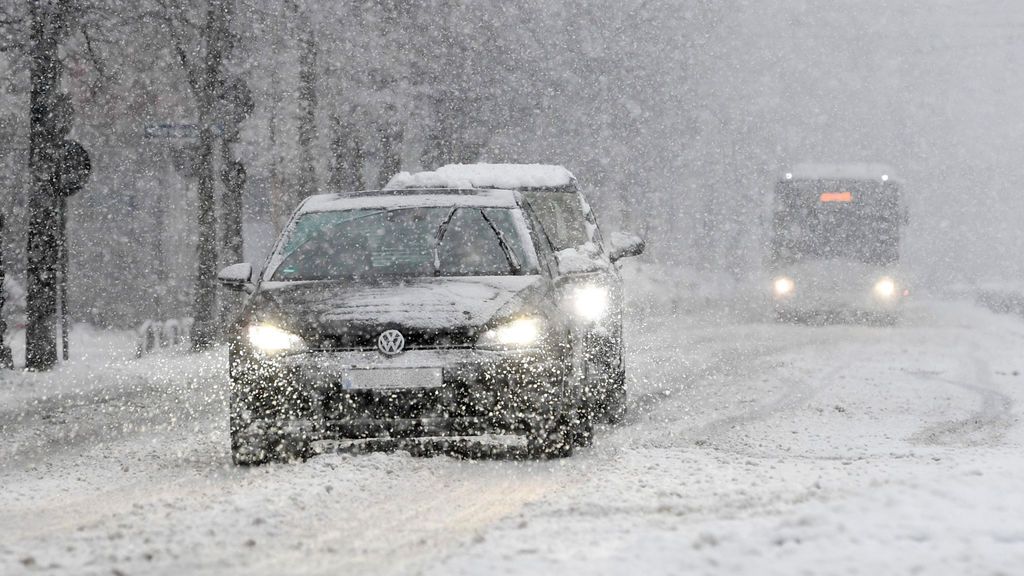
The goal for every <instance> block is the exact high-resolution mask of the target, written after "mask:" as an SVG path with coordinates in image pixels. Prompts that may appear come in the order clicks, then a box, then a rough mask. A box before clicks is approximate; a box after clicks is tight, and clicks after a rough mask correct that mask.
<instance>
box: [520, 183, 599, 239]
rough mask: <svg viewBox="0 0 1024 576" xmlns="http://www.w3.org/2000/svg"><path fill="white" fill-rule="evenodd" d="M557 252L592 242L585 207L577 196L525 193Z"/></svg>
mask: <svg viewBox="0 0 1024 576" xmlns="http://www.w3.org/2000/svg"><path fill="white" fill-rule="evenodd" d="M523 195H524V196H526V198H527V200H529V202H530V205H531V206H533V211H534V213H535V215H536V217H537V219H538V220H540V224H541V226H543V227H544V231H545V232H547V234H548V237H550V238H551V244H552V245H553V246H554V249H555V250H565V249H567V248H575V247H577V246H582V245H583V244H586V243H587V242H589V241H590V238H588V237H587V229H586V225H585V219H584V216H583V207H582V205H581V204H580V199H579V198H578V197H577V196H576V195H575V194H568V193H560V192H548V191H544V192H524V193H523Z"/></svg>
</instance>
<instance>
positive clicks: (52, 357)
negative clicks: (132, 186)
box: [25, 1, 68, 370]
mask: <svg viewBox="0 0 1024 576" xmlns="http://www.w3.org/2000/svg"><path fill="white" fill-rule="evenodd" d="M66 9H67V8H66V6H65V4H64V2H57V3H53V2H41V1H36V2H31V3H30V12H31V39H30V45H29V50H30V53H29V57H30V59H31V65H30V66H31V70H30V76H31V83H32V91H31V95H30V104H29V105H30V132H29V167H30V168H29V169H30V171H31V173H32V190H31V192H30V194H29V227H28V311H27V316H28V318H27V320H28V326H27V328H26V330H25V367H26V368H28V369H30V370H48V369H50V368H52V367H53V365H54V364H55V363H56V361H57V341H56V334H55V327H56V314H57V255H58V253H57V245H58V242H59V230H58V227H59V226H60V221H59V214H58V210H57V208H58V206H57V199H56V198H57V196H56V194H55V189H54V186H55V180H56V179H55V175H56V171H57V169H58V166H57V165H58V161H59V154H60V150H61V141H62V139H63V134H62V133H61V131H62V129H66V128H67V127H66V126H60V125H59V120H60V118H59V115H58V114H57V113H56V111H57V109H58V106H59V103H58V100H59V99H60V98H61V97H62V95H61V94H60V78H61V74H62V71H63V67H62V65H61V61H60V56H59V54H58V43H59V40H60V36H61V32H62V27H63V23H62V20H63V11H64V10H66ZM65 120H68V119H67V118H65Z"/></svg>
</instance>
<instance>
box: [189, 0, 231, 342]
mask: <svg viewBox="0 0 1024 576" xmlns="http://www.w3.org/2000/svg"><path fill="white" fill-rule="evenodd" d="M230 4H231V0H210V4H209V8H208V10H207V13H206V33H205V37H206V54H205V56H206V59H205V62H204V64H203V68H202V79H201V82H202V89H201V90H200V91H199V94H197V98H196V100H197V104H198V109H199V148H198V153H197V159H196V163H197V166H196V174H197V177H198V180H199V201H198V214H197V216H198V224H199V238H198V243H197V246H196V252H197V254H196V256H197V258H198V263H197V266H196V285H195V296H194V297H195V301H194V304H193V311H192V315H193V320H194V322H193V324H192V333H191V334H190V337H191V340H192V349H193V350H205V349H207V348H209V347H211V346H212V345H213V344H214V342H215V341H216V339H217V335H218V330H217V285H216V279H217V211H216V210H217V206H216V194H215V190H214V186H215V182H214V175H213V174H214V173H213V144H214V138H215V136H214V122H215V121H216V120H217V118H216V114H215V110H214V108H215V104H216V100H217V96H218V95H219V94H220V92H221V89H222V88H223V86H224V73H223V64H224V56H225V53H226V51H227V48H228V43H229V42H230V37H229V30H228V10H229V9H230Z"/></svg>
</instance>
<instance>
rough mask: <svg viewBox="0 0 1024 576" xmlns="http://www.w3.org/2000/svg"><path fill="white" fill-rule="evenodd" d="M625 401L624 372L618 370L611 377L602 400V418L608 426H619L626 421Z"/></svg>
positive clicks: (626, 398)
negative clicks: (603, 417)
mask: <svg viewBox="0 0 1024 576" xmlns="http://www.w3.org/2000/svg"><path fill="white" fill-rule="evenodd" d="M627 400H628V395H627V393H626V371H625V370H620V371H618V373H616V374H615V375H614V376H612V378H611V382H609V385H608V391H607V395H606V396H605V400H604V416H605V418H606V419H607V420H608V423H609V424H619V423H621V422H622V421H623V420H625V419H626V413H627V411H628V408H627Z"/></svg>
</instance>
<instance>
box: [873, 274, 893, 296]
mask: <svg viewBox="0 0 1024 576" xmlns="http://www.w3.org/2000/svg"><path fill="white" fill-rule="evenodd" d="M875 294H876V295H878V296H879V297H881V298H892V297H893V295H895V294H896V282H895V281H894V280H893V279H892V278H882V279H881V280H879V281H878V282H876V283H875Z"/></svg>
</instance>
